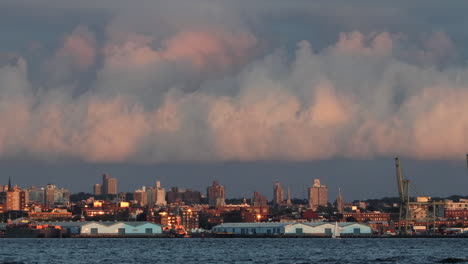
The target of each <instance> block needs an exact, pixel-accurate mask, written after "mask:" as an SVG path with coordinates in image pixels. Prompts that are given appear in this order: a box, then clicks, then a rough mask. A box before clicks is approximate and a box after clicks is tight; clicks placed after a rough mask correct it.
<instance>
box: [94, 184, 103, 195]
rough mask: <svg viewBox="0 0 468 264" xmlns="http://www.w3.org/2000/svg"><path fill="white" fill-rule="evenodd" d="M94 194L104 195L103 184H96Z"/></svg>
mask: <svg viewBox="0 0 468 264" xmlns="http://www.w3.org/2000/svg"><path fill="white" fill-rule="evenodd" d="M93 193H94V195H101V194H102V189H101V184H99V183H96V184H94V187H93Z"/></svg>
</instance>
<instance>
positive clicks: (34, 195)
mask: <svg viewBox="0 0 468 264" xmlns="http://www.w3.org/2000/svg"><path fill="white" fill-rule="evenodd" d="M28 192H29V201H31V202H37V203H39V204H44V203H45V200H44V199H45V196H44V194H45V191H44V188H41V189H38V188H36V187H34V186H31V188H29V190H28Z"/></svg>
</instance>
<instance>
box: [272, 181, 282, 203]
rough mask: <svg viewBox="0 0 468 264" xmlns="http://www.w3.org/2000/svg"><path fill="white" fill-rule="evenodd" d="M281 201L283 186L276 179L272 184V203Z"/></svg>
mask: <svg viewBox="0 0 468 264" xmlns="http://www.w3.org/2000/svg"><path fill="white" fill-rule="evenodd" d="M282 202H283V188H281V184H280V183H279V182H278V181H277V182H275V185H274V186H273V204H274V205H280V204H281V203H282Z"/></svg>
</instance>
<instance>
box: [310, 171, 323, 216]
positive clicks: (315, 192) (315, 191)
mask: <svg viewBox="0 0 468 264" xmlns="http://www.w3.org/2000/svg"><path fill="white" fill-rule="evenodd" d="M327 205H328V190H327V187H326V186H325V185H321V184H320V180H319V179H314V185H312V187H309V208H311V209H313V210H316V209H317V207H319V206H327Z"/></svg>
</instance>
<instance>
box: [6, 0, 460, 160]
mask: <svg viewBox="0 0 468 264" xmlns="http://www.w3.org/2000/svg"><path fill="white" fill-rule="evenodd" d="M201 2H203V3H204V6H209V5H207V2H204V1H201ZM88 4H89V3H88ZM76 5H78V7H83V6H81V5H80V4H76ZM127 5H128V4H126V3H125V2H118V3H116V5H115V6H114V8H110V9H109V10H111V12H110V14H107V15H103V19H104V20H105V21H106V24H105V26H103V27H101V28H95V27H93V26H89V25H88V26H84V24H81V23H80V24H79V26H76V25H74V26H73V27H70V29H69V30H68V33H63V32H62V33H61V34H62V35H61V37H60V38H58V39H57V41H58V43H59V44H57V48H56V49H55V50H54V51H53V52H51V55H50V57H49V58H48V59H46V60H45V61H46V62H41V63H37V62H35V61H34V59H33V58H28V54H25V55H19V54H21V53H18V54H16V53H14V55H11V54H13V53H11V54H10V53H9V54H10V55H8V56H3V57H5V59H2V57H0V110H1V111H0V124H1V126H0V158H6V157H8V158H17V157H23V156H27V157H31V158H34V159H41V160H43V159H44V160H60V159H64V158H72V159H80V160H85V161H89V162H137V163H139V162H142V163H158V162H180V161H200V162H211V161H225V160H241V161H257V160H299V161H304V160H316V159H329V158H333V157H348V158H349V157H350V158H372V157H376V156H391V155H405V156H408V157H413V158H418V159H455V158H461V157H462V154H463V153H464V152H466V149H467V147H468V141H467V140H468V139H467V138H466V137H467V136H468V114H466V113H468V111H467V110H468V109H467V107H466V106H465V105H466V101H467V100H468V79H467V78H466V77H465V76H468V74H467V73H468V69H467V67H466V66H465V65H464V64H460V63H459V61H458V59H457V55H458V54H460V51H459V50H458V48H457V44H456V42H455V41H454V40H453V39H452V37H451V35H450V34H449V33H446V32H444V31H436V32H430V33H427V32H425V33H422V34H421V35H418V36H420V37H419V39H418V38H413V37H409V35H408V34H406V33H405V32H394V31H390V30H389V31H386V30H362V31H360V30H358V29H353V30H350V31H343V32H339V33H337V34H336V35H335V36H334V38H335V39H336V41H335V42H330V43H325V44H324V42H320V40H316V42H320V44H319V45H316V44H315V43H316V42H314V40H313V39H312V40H302V41H297V43H295V45H296V46H295V48H293V49H292V51H291V48H290V47H289V46H288V45H285V46H283V45H278V43H276V42H274V41H273V42H268V41H269V40H271V38H263V37H265V34H264V32H259V28H262V27H261V26H259V24H261V22H257V23H254V22H255V21H254V22H252V20H251V19H252V17H251V16H249V15H246V16H244V15H243V11H242V10H243V9H242V8H238V7H236V8H235V12H232V13H230V12H228V10H227V7H229V6H230V5H228V4H226V5H225V4H224V3H223V4H219V5H214V7H213V9H212V10H215V11H216V12H219V13H216V15H213V16H210V14H208V13H207V12H206V11H204V10H202V9H200V8H196V7H194V4H184V3H182V2H177V3H171V4H167V6H164V7H163V8H161V10H156V9H155V8H154V5H153V4H151V2H145V6H146V7H147V10H141V8H138V7H132V8H126V7H127ZM259 5H260V4H259ZM85 6H87V5H85ZM260 6H261V5H260ZM78 7H77V8H78ZM124 7H125V8H124ZM256 7H257V8H258V6H256ZM101 8H103V9H104V10H108V9H106V8H104V7H101ZM270 8H271V9H267V10H264V11H262V12H260V13H261V14H262V17H263V16H264V15H265V13H269V14H270V15H272V16H275V14H277V12H274V11H275V10H276V11H278V10H277V9H275V7H271V6H270ZM374 8H375V7H374ZM64 9H65V10H68V9H67V8H64ZM192 9H193V10H192ZM293 9H294V10H292V9H290V12H291V13H292V14H298V13H301V12H305V13H307V12H312V11H311V10H310V9H308V8H305V9H304V10H300V9H298V8H293ZM155 10H156V11H155ZM177 10H179V11H181V13H177V12H175V11H177ZM190 10H192V11H194V12H189V11H190ZM343 10H344V11H343ZM101 11H102V10H101ZM101 11H99V14H102V13H101ZM139 11H142V12H139ZM153 11H154V12H156V13H157V14H161V16H163V17H164V18H165V19H158V18H157V17H158V16H151V15H148V14H151V13H152V12H153ZM345 11H346V8H345V9H342V12H345ZM67 12H71V11H70V10H68V11H67ZM80 12H81V11H80ZM256 12H258V10H257V11H256ZM103 13H106V12H103ZM345 13H346V12H345ZM138 14H139V15H138ZM249 14H250V13H249ZM205 16H206V18H205ZM223 17H226V19H225V20H223V19H222V18H223ZM245 17H246V18H247V22H245V21H243V18H245ZM128 18H135V20H132V21H131V22H129V21H130V20H129V19H128ZM357 20H359V19H357ZM249 22H252V24H253V25H252V24H250V23H249ZM333 23H338V22H336V21H335V22H333ZM333 23H332V24H333ZM358 24H359V23H358ZM100 31H105V32H106V33H105V34H100V33H99V32H100ZM303 39H306V38H303ZM266 42H268V43H266ZM28 43H31V42H30V41H29V42H28ZM39 43H41V50H43V49H44V47H45V46H47V42H46V41H40V42H39ZM324 45H325V46H324ZM35 67H36V68H35ZM42 67H43V68H45V69H46V70H43V69H39V70H38V69H37V68H42ZM38 72H39V73H44V74H41V78H34V76H35V75H37V74H38Z"/></svg>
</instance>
